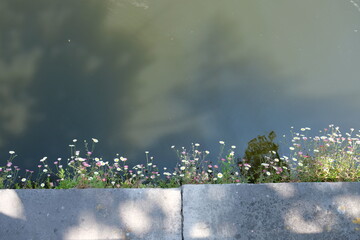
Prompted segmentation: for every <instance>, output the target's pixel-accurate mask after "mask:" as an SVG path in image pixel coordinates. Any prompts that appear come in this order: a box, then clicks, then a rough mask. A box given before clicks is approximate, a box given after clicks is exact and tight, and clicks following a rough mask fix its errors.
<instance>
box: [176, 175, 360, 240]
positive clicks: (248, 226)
mask: <svg viewBox="0 0 360 240" xmlns="http://www.w3.org/2000/svg"><path fill="white" fill-rule="evenodd" d="M182 190H183V215H184V223H183V224H184V225H183V235H184V239H186V240H190V239H207V240H210V239H241V240H248V239H256V240H261V239H269V240H273V239H276V240H280V239H283V240H291V239H303V240H309V239H314V240H315V239H316V240H321V239H324V240H340V239H341V240H347V239H348V240H359V239H360V183H341V182H339V183H276V184H257V185H252V184H226V185H185V186H183V189H182Z"/></svg>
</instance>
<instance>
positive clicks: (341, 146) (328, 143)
mask: <svg viewBox="0 0 360 240" xmlns="http://www.w3.org/2000/svg"><path fill="white" fill-rule="evenodd" d="M310 130H311V129H310V128H301V129H300V131H301V132H300V133H295V132H292V146H290V147H289V149H290V150H291V155H290V158H289V160H290V161H291V162H292V166H293V170H294V172H295V173H296V174H297V176H296V178H297V180H298V181H320V182H323V181H359V180H360V134H356V133H355V132H354V130H355V129H353V128H351V129H350V131H349V132H346V133H345V135H343V134H342V133H341V131H340V128H339V127H336V126H334V125H333V124H331V125H329V127H328V128H325V129H324V130H322V131H319V135H317V136H314V137H311V136H307V133H308V132H309V131H310Z"/></svg>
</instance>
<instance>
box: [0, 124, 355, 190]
mask: <svg viewBox="0 0 360 240" xmlns="http://www.w3.org/2000/svg"><path fill="white" fill-rule="evenodd" d="M310 131H311V129H310V128H301V129H300V131H299V132H298V133H297V132H294V131H293V129H292V130H291V141H290V144H291V145H290V146H288V148H289V150H290V155H289V156H282V157H280V155H279V153H278V149H279V146H278V145H277V144H275V143H274V142H273V140H274V138H275V133H274V132H271V133H270V134H269V136H258V137H257V138H254V139H252V140H251V141H250V142H249V143H248V148H247V149H246V151H245V155H244V156H239V155H238V154H237V153H236V152H235V151H236V146H230V147H229V149H228V150H226V149H225V147H226V145H225V142H224V141H219V144H220V152H219V155H218V156H217V157H216V158H211V157H210V152H209V151H208V150H201V148H200V144H198V143H195V144H191V146H190V149H186V148H185V147H181V148H180V149H176V148H175V146H172V147H171V149H173V150H174V151H175V153H176V155H177V157H178V159H179V161H178V163H176V165H175V167H174V168H173V169H168V168H167V167H164V168H163V171H160V170H159V169H158V167H157V165H156V164H155V162H154V157H152V156H150V155H149V152H148V151H145V157H146V163H144V164H137V165H135V166H132V167H130V166H129V165H130V164H129V161H128V159H127V158H126V157H123V156H120V155H119V154H116V156H115V157H114V158H113V159H112V160H104V159H103V158H101V157H96V156H94V150H95V145H96V144H97V143H98V142H99V141H98V140H97V139H95V138H93V139H92V141H91V144H89V143H88V142H87V141H84V149H83V150H81V149H80V148H78V146H77V142H78V141H77V140H76V139H74V140H73V141H72V144H71V145H69V147H70V157H69V158H67V159H62V158H57V159H56V160H55V161H51V162H49V159H48V158H47V157H43V158H42V159H40V160H39V164H38V170H37V175H36V176H33V173H34V171H31V170H28V169H25V175H24V176H22V177H21V176H19V171H20V168H19V167H18V166H15V165H14V164H13V160H14V158H16V157H17V155H16V154H15V152H14V151H10V152H9V154H10V157H9V159H8V160H7V162H6V164H5V166H0V188H130V187H178V186H181V185H183V184H210V183H219V184H220V183H266V182H300V181H301V182H309V181H311V182H312V181H359V180H360V147H359V146H360V134H356V133H355V130H354V129H350V131H349V132H347V133H345V134H344V135H343V134H342V133H341V132H340V130H339V127H335V126H334V125H329V128H325V129H324V130H323V131H320V132H319V134H318V135H317V136H314V137H311V136H308V135H309V133H310Z"/></svg>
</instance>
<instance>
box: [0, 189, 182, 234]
mask: <svg viewBox="0 0 360 240" xmlns="http://www.w3.org/2000/svg"><path fill="white" fill-rule="evenodd" d="M0 239H4V240H5V239H6V240H12V239H13V240H25V239H26V240H42V239H44V240H53V239H54V240H57V239H59V240H70V239H86V240H89V239H154V240H158V239H166V240H167V239H174V240H175V239H176V240H178V239H179V240H180V239H181V191H180V189H69V190H0Z"/></svg>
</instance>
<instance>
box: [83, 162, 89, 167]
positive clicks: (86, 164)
mask: <svg viewBox="0 0 360 240" xmlns="http://www.w3.org/2000/svg"><path fill="white" fill-rule="evenodd" d="M82 164H83V166H84V167H90V165H89V164H88V163H87V162H83V163H82Z"/></svg>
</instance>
